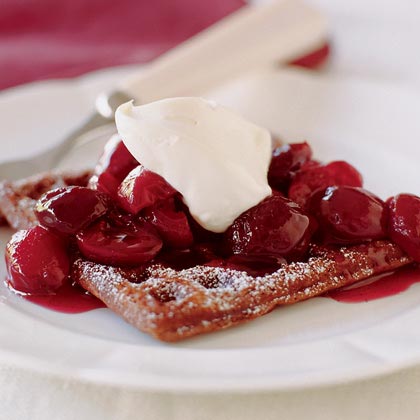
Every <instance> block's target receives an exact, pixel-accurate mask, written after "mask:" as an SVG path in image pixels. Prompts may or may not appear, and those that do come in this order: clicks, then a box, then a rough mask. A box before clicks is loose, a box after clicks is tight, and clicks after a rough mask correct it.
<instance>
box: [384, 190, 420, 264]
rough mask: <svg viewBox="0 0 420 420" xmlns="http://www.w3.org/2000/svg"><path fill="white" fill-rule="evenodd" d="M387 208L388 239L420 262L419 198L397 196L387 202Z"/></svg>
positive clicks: (404, 195) (406, 195)
mask: <svg viewBox="0 0 420 420" xmlns="http://www.w3.org/2000/svg"><path fill="white" fill-rule="evenodd" d="M387 207H388V212H389V228H388V232H389V236H390V238H391V239H392V240H393V241H394V242H395V243H396V244H397V245H398V246H400V247H401V248H402V249H403V250H404V251H405V252H406V253H407V254H408V255H409V256H410V257H411V258H413V259H414V260H415V261H417V262H420V197H417V196H415V195H413V194H399V195H397V196H395V197H392V198H390V199H389V200H388V201H387Z"/></svg>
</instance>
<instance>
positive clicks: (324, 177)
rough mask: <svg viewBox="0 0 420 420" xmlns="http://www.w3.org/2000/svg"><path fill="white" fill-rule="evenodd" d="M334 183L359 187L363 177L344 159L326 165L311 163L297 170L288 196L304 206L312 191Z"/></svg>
mask: <svg viewBox="0 0 420 420" xmlns="http://www.w3.org/2000/svg"><path fill="white" fill-rule="evenodd" d="M334 185H348V186H350V187H361V186H362V185H363V179H362V176H361V175H360V173H359V172H358V171H357V169H355V168H354V167H353V166H351V165H350V164H349V163H347V162H344V161H336V162H331V163H329V164H328V165H317V164H311V165H307V166H306V167H304V168H302V170H300V171H298V172H297V174H296V175H295V177H294V178H293V181H292V183H291V185H290V187H289V192H288V197H289V198H290V200H292V201H294V202H296V203H298V204H299V205H300V206H302V207H303V208H304V207H305V206H306V203H307V201H308V199H309V197H310V195H311V194H312V193H313V192H314V191H316V190H318V189H321V188H322V189H325V188H327V187H331V186H334Z"/></svg>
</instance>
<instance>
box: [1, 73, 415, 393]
mask: <svg viewBox="0 0 420 420" xmlns="http://www.w3.org/2000/svg"><path fill="white" fill-rule="evenodd" d="M125 72H126V70H125V69H119V70H111V71H108V72H101V73H96V74H93V75H90V76H89V77H85V78H83V79H78V80H73V81H67V82H64V81H60V82H44V83H39V84H34V85H30V86H26V87H22V88H18V89H15V90H10V91H6V92H5V93H3V95H2V96H0V115H1V125H2V137H1V139H2V140H1V146H0V150H1V159H8V158H17V157H22V155H30V154H33V153H34V152H35V151H39V150H41V149H43V148H45V147H47V146H49V145H51V144H53V143H54V141H56V140H57V139H59V137H60V136H61V135H63V134H64V133H66V132H67V131H68V130H69V129H71V128H72V127H74V126H77V124H79V123H80V122H81V120H82V119H83V116H84V115H85V114H86V112H88V110H89V108H90V106H91V104H92V101H93V98H94V96H95V94H96V92H97V91H99V90H101V89H102V88H104V87H106V86H108V85H109V83H111V81H112V80H114V79H115V78H117V77H120V76H121V75H122V74H124V73H125ZM209 96H210V97H212V98H214V99H216V100H218V101H219V102H221V103H223V104H225V105H229V106H231V107H233V108H236V109H237V110H239V111H240V112H242V113H243V114H245V115H246V116H247V117H249V118H251V119H253V120H254V121H256V122H258V123H260V124H262V125H265V126H267V127H268V128H269V129H270V130H272V131H273V132H276V133H278V134H279V135H280V136H281V137H282V139H283V140H285V141H301V140H303V139H308V140H309V141H310V143H311V144H312V146H313V148H314V150H315V154H316V156H317V157H318V158H320V159H323V160H332V159H345V160H347V161H349V162H351V163H353V164H355V165H356V166H357V167H358V168H359V169H360V170H361V172H362V173H363V174H364V175H365V180H366V186H367V188H369V189H371V190H373V191H374V192H376V193H378V194H379V195H381V196H382V197H384V198H385V197H387V196H389V195H391V194H393V193H397V192H400V191H402V190H404V191H410V192H414V193H417V194H419V193H420V184H419V182H418V178H419V175H420V171H419V169H418V161H417V159H418V158H419V157H420V142H419V141H418V139H419V138H420V124H419V123H418V115H417V114H418V110H419V109H420V98H419V96H418V95H416V94H414V93H413V92H410V91H407V90H403V89H402V88H397V87H395V86H389V85H381V84H378V85H375V84H373V83H370V82H369V83H368V82H357V81H352V80H334V79H331V77H328V79H327V78H323V77H322V76H314V75H312V74H309V73H305V72H298V71H291V70H290V71H283V72H281V73H280V72H278V73H266V74H259V75H257V76H253V77H249V78H248V79H246V80H241V81H238V82H236V83H234V84H231V85H229V86H225V87H224V88H223V89H220V90H219V91H218V92H213V93H212V94H210V95H209ZM238 152H239V151H238ZM9 235H10V231H8V230H4V229H3V230H2V231H1V233H0V236H1V237H0V239H1V246H2V247H3V246H4V244H5V241H6V240H7V238H8V236H9ZM4 275H5V269H4V265H2V266H1V276H2V277H4ZM419 304H420V285H419V284H416V285H414V286H412V287H411V288H410V289H409V290H408V291H406V292H404V293H402V294H399V295H396V296H392V297H389V298H386V299H381V300H376V301H372V302H369V303H363V304H343V303H338V302H335V301H333V300H329V299H325V298H316V299H312V300H310V301H308V302H304V303H299V304H296V305H293V306H291V307H287V308H279V309H277V310H275V311H274V312H272V313H271V314H269V315H267V316H264V317H262V318H260V319H258V320H256V321H253V322H250V323H248V324H246V325H243V326H240V327H236V328H232V329H230V330H227V331H224V332H219V333H215V334H210V335H207V336H203V337H197V338H195V339H192V340H188V341H185V342H181V343H179V344H175V345H173V344H172V345H168V344H162V343H160V342H157V341H155V340H153V339H152V338H150V337H148V336H146V335H144V334H142V333H140V332H138V331H137V330H134V329H133V328H132V327H131V326H129V325H127V324H125V323H124V322H123V321H122V320H121V319H120V318H118V317H117V316H115V315H114V314H113V313H112V312H110V311H108V310H106V309H100V310H95V311H92V312H88V313H84V314H80V315H65V314H61V313H57V312H52V311H49V310H46V309H43V308H41V307H38V306H36V305H33V304H30V303H28V302H26V301H24V300H22V299H20V298H19V297H17V296H14V295H12V294H11V293H10V292H8V291H7V290H6V288H5V287H4V286H1V287H0V349H1V350H0V357H1V360H2V361H4V362H9V363H10V362H12V363H17V364H19V365H25V366H27V367H28V368H31V369H36V370H40V371H43V372H48V373H53V374H59V375H65V376H66V377H72V378H78V379H84V380H89V381H93V382H97V383H110V384H114V385H119V386H134V387H141V388H143V389H150V390H152V389H154V390H156V389H159V390H171V391H179V392H180V391H197V392H198V391H206V392H209V391H222V390H229V391H245V390H253V391H257V390H274V389H276V390H279V389H292V388H302V387H307V386H315V385H321V384H331V383H337V382H343V381H349V380H353V379H356V378H366V377H369V376H373V375H377V374H380V373H384V372H389V371H391V370H393V369H396V368H399V367H402V366H407V365H409V364H412V363H415V362H418V361H420V334H419V333H418V325H419V323H420V305H419Z"/></svg>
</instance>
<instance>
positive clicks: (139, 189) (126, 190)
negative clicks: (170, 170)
mask: <svg viewBox="0 0 420 420" xmlns="http://www.w3.org/2000/svg"><path fill="white" fill-rule="evenodd" d="M176 193H177V192H176V190H174V189H173V188H172V187H171V186H170V185H169V184H168V183H167V182H166V181H165V180H164V179H163V178H162V177H161V176H159V175H157V174H155V173H154V172H151V171H149V170H147V169H146V168H145V167H144V166H143V165H139V166H137V167H136V168H134V169H133V170H132V171H131V172H130V173H129V174H128V175H127V177H126V178H125V179H124V180H123V182H122V183H121V185H120V186H119V189H118V203H119V204H120V206H121V207H122V208H123V209H124V210H125V211H128V212H129V213H132V214H137V213H138V212H140V210H142V209H144V208H146V207H150V206H152V205H154V204H156V203H157V202H158V201H161V200H165V199H167V198H169V197H171V196H173V195H175V194H176Z"/></svg>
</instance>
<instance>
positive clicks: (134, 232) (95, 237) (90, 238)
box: [77, 215, 162, 266]
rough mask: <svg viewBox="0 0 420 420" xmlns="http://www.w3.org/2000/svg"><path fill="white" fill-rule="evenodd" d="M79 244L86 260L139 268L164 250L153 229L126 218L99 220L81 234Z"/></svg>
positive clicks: (144, 223)
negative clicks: (138, 266)
mask: <svg viewBox="0 0 420 420" xmlns="http://www.w3.org/2000/svg"><path fill="white" fill-rule="evenodd" d="M77 244H78V246H79V250H80V251H81V253H82V254H83V255H84V256H85V257H86V258H87V259H89V260H92V261H94V262H98V263H101V264H107V265H116V266H137V265H140V264H142V263H145V262H147V261H150V260H152V259H153V258H154V257H155V256H156V255H157V254H158V253H159V251H160V250H161V248H162V240H161V239H160V238H159V236H158V235H157V234H156V232H155V230H154V229H153V227H151V226H150V225H149V224H148V223H147V222H145V221H134V220H133V219H132V218H130V217H128V216H126V215H116V216H115V215H113V216H105V217H103V218H102V219H99V220H98V221H97V222H95V223H94V224H92V225H90V226H89V227H88V228H86V229H84V230H82V231H80V232H79V233H78V235H77Z"/></svg>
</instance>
